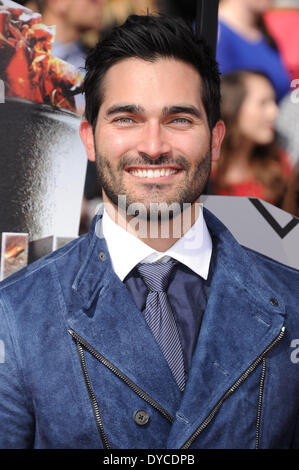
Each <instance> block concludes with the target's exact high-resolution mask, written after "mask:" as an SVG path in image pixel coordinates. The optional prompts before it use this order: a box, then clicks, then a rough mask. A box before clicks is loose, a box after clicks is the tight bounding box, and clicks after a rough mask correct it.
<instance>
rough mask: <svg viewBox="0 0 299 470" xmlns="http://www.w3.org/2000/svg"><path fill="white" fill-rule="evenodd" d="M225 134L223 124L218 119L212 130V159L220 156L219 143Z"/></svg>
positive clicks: (214, 159)
mask: <svg viewBox="0 0 299 470" xmlns="http://www.w3.org/2000/svg"><path fill="white" fill-rule="evenodd" d="M224 135H225V124H224V122H223V121H222V120H220V121H218V122H217V123H216V124H215V126H214V129H213V131H212V161H216V160H218V158H219V156H220V150H221V144H222V141H223V138H224Z"/></svg>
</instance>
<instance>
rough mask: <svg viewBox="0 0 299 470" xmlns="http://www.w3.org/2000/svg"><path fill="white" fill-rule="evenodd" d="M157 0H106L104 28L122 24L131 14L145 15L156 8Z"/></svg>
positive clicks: (107, 29) (105, 29)
mask: <svg viewBox="0 0 299 470" xmlns="http://www.w3.org/2000/svg"><path fill="white" fill-rule="evenodd" d="M156 7H157V5H156V0H106V2H105V5H104V8H103V23H102V26H103V30H104V32H105V31H109V29H111V28H112V27H114V26H116V25H120V24H122V23H123V22H124V21H125V20H126V18H127V17H128V16H129V15H131V14H136V15H144V14H146V13H147V11H149V12H150V13H154V12H155V10H156Z"/></svg>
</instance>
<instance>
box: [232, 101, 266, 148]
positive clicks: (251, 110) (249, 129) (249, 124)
mask: <svg viewBox="0 0 299 470" xmlns="http://www.w3.org/2000/svg"><path fill="white" fill-rule="evenodd" d="M261 123H262V122H261V119H260V116H259V113H258V112H257V109H256V108H255V107H249V106H248V107H247V108H246V110H244V112H242V113H241V114H240V116H239V121H238V128H239V131H240V134H241V135H243V136H244V137H247V138H250V139H253V140H254V139H255V135H256V133H257V132H259V129H260V126H261Z"/></svg>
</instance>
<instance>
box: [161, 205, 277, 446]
mask: <svg viewBox="0 0 299 470" xmlns="http://www.w3.org/2000/svg"><path fill="white" fill-rule="evenodd" d="M205 220H206V222H207V225H208V228H209V230H210V233H211V235H212V238H213V249H215V250H217V253H216V267H215V271H214V275H213V280H212V286H211V291H210V296H209V299H208V304H207V308H206V311H205V313H204V317H203V321H202V325H201V330H200V334H199V338H198V342H197V347H196V350H195V352H194V356H193V359H192V364H191V370H190V374H189V377H188V380H187V384H186V389H185V391H184V394H183V399H182V401H181V404H180V407H179V410H178V412H177V419H176V420H175V422H174V423H173V426H172V429H171V432H170V435H169V440H168V447H169V448H180V447H182V446H183V445H184V444H185V442H186V441H187V440H188V439H189V438H190V437H191V436H192V434H193V433H194V432H195V431H196V429H197V428H198V427H199V426H200V425H201V424H202V422H203V421H204V420H205V419H206V418H207V416H208V415H209V413H210V412H211V411H212V410H213V409H214V408H215V407H216V405H217V403H219V400H221V399H222V397H223V396H224V395H225V393H226V392H227V391H228V390H229V389H230V388H231V387H232V385H233V384H234V383H235V382H236V381H237V380H238V379H239V378H240V377H241V375H242V374H244V372H245V371H246V370H247V369H248V368H249V366H250V365H251V364H253V363H254V361H255V360H256V359H257V358H258V357H259V356H260V355H262V353H263V352H264V351H265V350H266V348H267V347H268V346H269V345H270V344H271V343H272V342H273V341H274V340H275V338H276V337H277V336H278V335H279V333H280V332H281V329H282V326H283V323H284V314H285V308H284V303H283V301H282V299H281V298H280V297H279V296H278V295H277V293H275V292H273V291H272V290H271V287H270V286H269V285H268V284H267V283H266V282H265V281H264V279H263V278H262V276H261V274H260V273H259V271H258V269H257V268H256V266H255V263H253V262H252V260H251V257H250V255H248V254H247V252H245V250H244V249H243V248H242V247H240V245H239V244H238V243H237V242H236V240H235V239H234V238H233V237H232V236H231V234H230V233H229V231H228V230H227V229H226V228H225V227H224V226H223V225H222V224H221V222H219V221H218V219H216V218H215V217H214V216H212V214H210V213H208V211H205ZM273 298H276V299H277V300H278V305H272V303H273V301H272V303H271V299H273Z"/></svg>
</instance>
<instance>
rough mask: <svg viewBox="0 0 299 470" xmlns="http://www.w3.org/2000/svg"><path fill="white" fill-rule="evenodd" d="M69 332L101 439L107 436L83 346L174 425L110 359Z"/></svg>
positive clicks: (159, 407)
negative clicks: (88, 371) (75, 346)
mask: <svg viewBox="0 0 299 470" xmlns="http://www.w3.org/2000/svg"><path fill="white" fill-rule="evenodd" d="M68 332H69V333H70V335H71V336H72V337H73V338H74V339H75V341H76V343H77V348H78V352H79V356H80V360H81V366H82V370H83V374H84V377H85V382H86V386H87V389H88V393H89V396H90V399H91V402H92V406H93V409H94V414H95V418H96V421H97V426H98V429H99V431H100V430H101V431H100V435H101V438H102V435H105V434H104V430H103V426H102V422H101V417H100V413H99V408H98V406H97V402H96V399H95V395H94V393H93V390H92V387H91V384H90V380H89V378H88V373H87V369H86V364H85V360H84V353H83V348H82V346H83V347H84V348H85V349H86V350H87V351H89V352H90V353H91V354H92V355H93V356H94V357H95V358H96V359H98V360H99V361H100V362H101V363H102V364H103V365H104V366H106V367H107V368H108V369H109V370H111V372H113V373H114V374H115V375H116V376H117V377H119V378H120V379H122V380H123V381H124V382H125V383H126V384H127V385H128V386H129V387H130V388H131V389H132V390H133V392H135V393H136V394H137V395H138V396H139V397H140V398H142V399H143V400H144V401H146V403H148V404H149V405H150V406H152V407H153V408H155V409H156V410H157V411H159V412H160V413H161V414H162V415H163V416H164V417H165V418H166V419H167V420H168V421H169V422H170V423H173V421H174V418H173V417H172V416H171V415H170V414H169V413H168V411H166V410H165V409H164V408H163V407H162V406H161V405H160V404H159V403H158V402H156V401H155V400H154V399H153V398H152V397H150V396H149V395H148V394H147V393H146V392H145V391H144V390H142V389H141V388H140V387H138V385H136V384H135V383H134V382H132V380H131V379H129V377H127V376H126V375H125V374H123V373H122V372H121V371H120V370H119V369H118V368H117V367H116V366H114V365H113V364H112V363H111V362H110V361H108V359H106V358H105V357H104V356H102V354H100V353H99V352H98V351H96V350H95V349H94V348H93V347H92V346H91V345H90V344H89V343H87V341H85V340H84V339H83V338H81V336H79V335H78V334H77V333H76V332H75V331H74V330H72V329H71V328H69V329H68ZM82 357H83V361H82ZM87 378H88V381H87Z"/></svg>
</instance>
